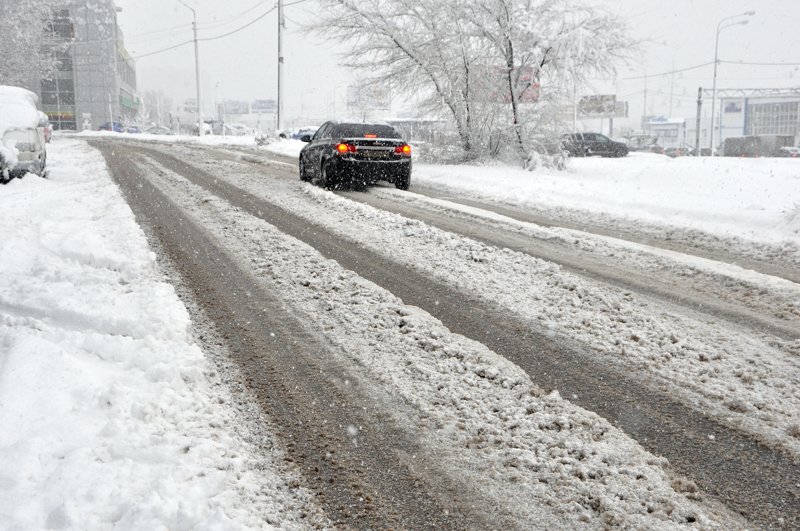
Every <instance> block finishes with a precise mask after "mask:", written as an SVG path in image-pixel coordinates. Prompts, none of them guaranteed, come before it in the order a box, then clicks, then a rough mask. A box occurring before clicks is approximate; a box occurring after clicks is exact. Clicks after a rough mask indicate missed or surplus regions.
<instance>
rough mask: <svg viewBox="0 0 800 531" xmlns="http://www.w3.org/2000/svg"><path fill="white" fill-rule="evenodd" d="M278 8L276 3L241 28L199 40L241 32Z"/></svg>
mask: <svg viewBox="0 0 800 531" xmlns="http://www.w3.org/2000/svg"><path fill="white" fill-rule="evenodd" d="M302 1H304V0H302ZM277 8H278V4H275V5H274V6H272V7H271V8H270V9H269V11H267V12H266V13H264V14H263V15H261V16H258V17H256V18H255V19H253V20H251V21H250V22H248V23H247V24H245V25H244V26H241V27H239V28H237V29H235V30H233V31H229V32H228V33H223V34H222V35H217V36H216V37H206V38H204V39H197V40H199V41H216V40H218V39H222V38H224V37H228V36H230V35H233V34H234V33H239V32H240V31H242V30H244V29H246V28H249V27H250V26H252V25H253V24H255V23H256V22H258V21H259V20H261V19H262V18H264V17H266V16H267V15H269V14H270V13H272V12H273V11H275V10H276V9H277Z"/></svg>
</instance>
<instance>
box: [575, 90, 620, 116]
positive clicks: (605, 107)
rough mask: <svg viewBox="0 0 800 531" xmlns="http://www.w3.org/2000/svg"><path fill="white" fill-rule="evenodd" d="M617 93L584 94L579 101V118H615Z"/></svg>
mask: <svg viewBox="0 0 800 531" xmlns="http://www.w3.org/2000/svg"><path fill="white" fill-rule="evenodd" d="M616 106H617V96H616V95H615V94H608V95H596V96H583V97H582V98H581V99H580V101H579V102H578V117H579V118H613V117H615V116H616V113H617V109H616Z"/></svg>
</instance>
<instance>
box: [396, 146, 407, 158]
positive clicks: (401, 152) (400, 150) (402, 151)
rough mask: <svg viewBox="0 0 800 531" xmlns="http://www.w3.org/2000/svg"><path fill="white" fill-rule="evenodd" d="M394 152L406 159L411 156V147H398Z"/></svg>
mask: <svg viewBox="0 0 800 531" xmlns="http://www.w3.org/2000/svg"><path fill="white" fill-rule="evenodd" d="M394 152H395V153H397V154H398V155H405V156H406V157H410V156H411V146H409V145H408V144H403V145H402V146H397V147H396V148H394Z"/></svg>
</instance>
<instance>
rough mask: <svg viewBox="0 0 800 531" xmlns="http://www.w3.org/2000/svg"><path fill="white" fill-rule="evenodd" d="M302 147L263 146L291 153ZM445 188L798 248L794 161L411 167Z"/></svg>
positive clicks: (652, 159)
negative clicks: (563, 167) (554, 167)
mask: <svg viewBox="0 0 800 531" xmlns="http://www.w3.org/2000/svg"><path fill="white" fill-rule="evenodd" d="M304 145H305V144H303V143H302V142H300V143H297V141H289V140H283V141H280V142H275V143H272V144H270V145H268V146H267V147H266V149H267V150H268V151H271V152H274V153H278V154H280V155H287V156H298V155H299V154H300V150H301V149H302V148H303V146H304ZM414 184H420V185H424V186H428V187H435V188H438V189H443V190H452V191H454V192H458V193H459V194H465V195H468V196H472V197H474V198H478V199H489V200H493V201H497V202H502V203H507V204H512V205H516V206H519V207H522V208H529V209H534V210H539V211H541V210H546V211H547V210H551V211H552V210H558V211H563V210H564V209H567V210H572V211H577V212H578V213H579V215H578V217H580V213H581V212H582V213H584V217H585V218H586V220H587V223H591V216H596V215H604V216H613V217H615V218H619V219H621V220H623V221H625V222H627V223H628V224H636V223H647V224H654V225H657V226H663V227H665V228H667V227H669V228H680V229H684V230H687V229H688V230H700V231H703V232H707V233H710V234H715V235H718V236H723V237H735V238H741V239H744V240H748V241H753V242H759V243H767V244H783V243H787V242H788V243H791V244H792V245H794V246H796V247H797V246H800V161H798V160H795V159H780V158H759V159H739V158H729V157H717V158H710V157H700V158H695V157H681V158H675V159H672V158H669V157H666V156H664V155H654V154H649V153H631V154H630V155H629V156H628V157H625V158H621V159H604V158H585V159H571V160H570V163H569V167H568V169H567V171H556V170H546V169H540V170H537V171H534V172H530V171H525V170H522V169H520V168H516V167H512V166H504V165H497V166H469V165H463V166H452V165H433V164H415V165H414V173H413V176H412V186H413V185H414Z"/></svg>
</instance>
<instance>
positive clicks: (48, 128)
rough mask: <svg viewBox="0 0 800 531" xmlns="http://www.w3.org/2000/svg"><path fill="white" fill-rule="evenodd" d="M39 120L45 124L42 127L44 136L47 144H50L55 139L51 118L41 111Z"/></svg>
mask: <svg viewBox="0 0 800 531" xmlns="http://www.w3.org/2000/svg"><path fill="white" fill-rule="evenodd" d="M39 118H40V122H39V123H40V124H44V125H43V126H42V134H43V135H44V141H45V143H46V144H49V143H50V140H51V139H52V138H53V126H52V125H51V124H50V118H49V117H48V116H47V115H46V114H45V113H43V112H41V111H39Z"/></svg>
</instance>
